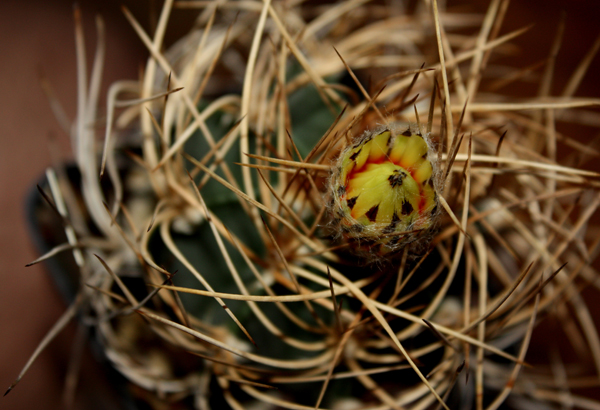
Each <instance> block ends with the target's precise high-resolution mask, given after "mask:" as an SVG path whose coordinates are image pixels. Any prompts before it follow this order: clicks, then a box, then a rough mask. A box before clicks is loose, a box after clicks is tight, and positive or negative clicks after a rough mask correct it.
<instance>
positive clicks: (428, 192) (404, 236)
mask: <svg viewBox="0 0 600 410" xmlns="http://www.w3.org/2000/svg"><path fill="white" fill-rule="evenodd" d="M432 154H433V150H432V149H431V148H430V144H429V143H428V141H427V140H426V138H425V137H424V136H423V133H422V132H421V130H420V129H419V128H418V127H417V126H414V125H412V126H408V125H404V126H400V125H396V126H387V127H384V128H380V129H378V130H376V131H375V132H366V133H365V134H363V136H362V137H360V138H359V139H358V141H357V142H356V143H354V144H353V145H350V146H348V147H347V148H346V149H345V150H344V151H343V152H342V153H341V154H340V156H339V158H338V160H337V163H336V165H335V168H334V172H333V175H332V179H331V189H332V192H331V194H332V199H333V201H332V208H333V209H332V211H333V215H334V225H335V226H336V229H337V230H338V231H340V233H341V235H342V236H343V237H344V238H345V239H346V240H348V241H350V243H351V245H352V246H353V247H354V248H355V249H357V250H358V251H359V252H360V253H362V254H364V255H366V256H372V257H374V258H377V257H378V256H384V255H389V254H393V253H395V252H396V251H398V250H400V249H401V248H403V247H404V246H406V245H407V244H409V243H412V242H415V241H416V240H418V239H419V238H422V237H424V236H426V235H424V234H425V233H426V232H427V231H428V230H429V229H430V228H431V227H432V226H433V225H434V222H435V219H436V216H437V213H438V198H437V193H436V184H437V181H436V176H437V172H436V169H435V160H434V156H433V155H432Z"/></svg>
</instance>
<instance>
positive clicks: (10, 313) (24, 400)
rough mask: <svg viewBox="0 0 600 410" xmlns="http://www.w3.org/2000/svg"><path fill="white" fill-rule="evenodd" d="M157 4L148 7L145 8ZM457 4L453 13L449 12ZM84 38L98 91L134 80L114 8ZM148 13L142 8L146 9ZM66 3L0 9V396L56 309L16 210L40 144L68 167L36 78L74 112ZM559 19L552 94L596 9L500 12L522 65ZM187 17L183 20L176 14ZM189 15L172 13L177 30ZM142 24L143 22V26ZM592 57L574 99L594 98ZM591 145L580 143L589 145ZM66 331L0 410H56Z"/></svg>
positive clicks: (577, 55)
mask: <svg viewBox="0 0 600 410" xmlns="http://www.w3.org/2000/svg"><path fill="white" fill-rule="evenodd" d="M155 3H158V4H155ZM448 3H449V4H450V5H451V6H453V7H460V8H461V9H464V5H466V4H470V5H472V7H473V8H474V9H477V10H483V9H484V8H485V7H486V6H487V1H471V2H469V1H457V0H456V1H452V0H450V1H448ZM459 3H460V4H459ZM79 4H80V7H81V9H82V11H83V16H84V24H85V30H86V36H87V51H88V57H89V58H88V61H91V57H92V55H93V50H94V45H95V33H94V31H95V28H94V15H95V14H96V13H101V14H102V15H103V16H104V19H105V23H106V34H107V52H106V55H107V63H106V65H105V73H104V83H103V84H104V90H106V87H107V85H108V84H110V83H111V82H113V81H115V80H117V79H122V78H127V79H135V78H137V75H138V74H137V73H138V69H139V67H141V66H142V65H143V64H144V61H145V60H144V59H145V56H146V53H145V52H144V50H143V48H142V46H141V43H140V42H139V41H138V39H137V38H136V36H135V34H134V32H133V30H132V29H131V28H130V27H129V26H128V23H127V22H126V20H125V18H124V17H123V15H122V13H121V11H120V4H121V2H118V1H117V0H110V1H102V2H99V1H97V2H95V1H91V0H85V1H80V2H79ZM125 4H127V6H128V7H130V8H131V9H132V10H133V12H134V14H135V15H136V16H138V17H139V18H140V20H141V21H142V22H143V23H144V24H148V21H149V20H148V12H147V10H148V7H149V6H148V4H150V5H152V4H154V6H153V7H155V8H158V6H159V5H160V1H159V0H156V1H155V2H152V1H151V0H148V2H146V1H141V0H138V1H125ZM150 7H152V6H150ZM72 10H73V3H72V2H71V1H69V0H54V1H29V2H18V1H10V0H9V1H6V0H5V1H2V2H0V56H1V57H0V58H1V61H2V63H1V64H0V96H1V97H2V98H1V99H0V141H1V144H0V195H1V201H0V207H1V208H0V209H1V212H0V267H1V270H0V275H1V276H0V281H1V283H2V286H0V329H1V331H0V332H1V333H0V335H1V336H0V389H5V388H7V387H8V386H9V385H10V384H11V383H12V381H13V380H14V378H15V377H16V376H17V374H18V373H19V371H20V369H21V367H22V366H23V365H24V364H25V362H26V361H27V359H28V357H29V355H30V354H31V353H32V352H33V351H34V349H35V347H36V345H37V344H38V342H39V341H40V340H41V339H42V338H43V337H44V335H45V333H46V332H47V331H48V330H49V329H50V327H51V326H52V325H53V324H54V322H55V321H56V320H57V319H58V318H59V316H60V315H61V313H62V312H63V311H64V310H65V306H64V304H63V302H62V301H61V299H60V297H59V295H58V294H57V292H56V290H55V289H54V287H53V283H52V282H51V281H50V279H49V278H48V277H47V276H46V274H45V272H44V266H43V265H38V266H33V267H30V268H25V267H24V265H25V264H26V263H27V262H29V261H31V260H33V259H35V258H36V257H37V256H38V255H36V253H35V252H34V250H33V247H32V246H31V243H30V241H29V238H28V234H27V232H26V225H25V222H24V217H25V210H24V200H25V196H26V193H27V192H28V191H29V190H30V189H31V187H32V186H34V184H35V182H37V180H38V178H39V177H40V176H41V175H42V173H43V172H44V169H45V168H46V167H47V166H49V165H50V164H51V158H50V154H49V149H48V140H49V136H53V137H55V138H54V139H55V140H56V141H57V143H58V145H59V146H60V147H61V150H62V152H63V155H64V158H65V159H68V158H69V157H70V148H69V142H68V136H67V135H65V134H64V133H63V132H62V131H61V129H60V127H59V126H58V123H57V122H56V120H55V119H54V117H53V115H52V112H51V110H50V107H49V104H48V101H47V99H46V97H45V96H44V94H43V92H42V89H41V87H40V82H39V73H40V72H42V71H43V73H44V74H45V76H46V77H47V79H48V80H49V81H50V82H51V84H52V85H53V86H54V88H55V91H56V94H57V96H58V98H59V100H60V101H61V102H62V103H63V105H64V107H65V109H66V112H67V114H68V115H69V117H70V119H73V118H74V115H75V106H76V71H75V70H76V65H75V51H74V50H75V47H74V34H73V18H72ZM561 10H565V11H566V13H567V15H566V31H565V40H564V41H563V48H562V50H561V52H560V55H559V59H558V62H557V67H556V77H557V81H556V82H557V88H555V89H554V91H555V93H557V92H560V90H562V86H564V84H565V82H566V80H567V79H568V76H569V75H570V74H571V72H572V70H573V69H574V68H575V66H576V65H577V64H578V62H579V61H580V59H581V58H582V57H583V56H584V54H585V53H586V51H587V50H588V49H589V48H590V47H591V45H592V43H593V42H594V40H595V38H596V37H597V36H598V35H599V34H600V27H599V26H598V25H597V21H598V19H599V18H600V2H597V1H584V0H574V1H569V0H563V1H559V0H552V1H540V0H536V1H533V0H520V1H513V2H512V4H511V5H510V7H509V12H508V17H507V19H506V23H505V27H504V29H503V33H506V32H508V31H509V30H511V29H516V28H519V27H523V26H525V25H527V24H529V23H531V22H535V23H536V25H535V27H533V29H532V30H531V31H530V32H528V33H527V34H526V35H525V36H524V37H523V38H522V39H521V40H519V41H520V43H521V44H523V50H525V51H524V52H523V53H521V54H519V56H518V57H517V58H519V59H521V60H522V64H523V65H527V64H529V63H533V62H535V61H539V60H540V59H542V58H543V57H545V56H546V55H547V53H548V50H549V48H550V42H551V40H552V38H553V36H554V33H555V29H556V24H557V22H558V21H559V18H560V17H559V16H560V12H561ZM185 13H187V14H185ZM193 14H195V13H190V12H181V11H180V12H176V13H174V15H173V18H177V19H181V20H182V21H184V22H185V24H183V25H181V27H185V25H186V24H189V22H190V21H191V19H192V18H193ZM144 19H145V20H144ZM599 60H600V58H599V57H596V58H595V60H594V63H593V66H592V68H591V70H590V72H589V73H588V74H587V76H586V78H585V79H584V83H583V85H582V87H581V88H580V90H579V92H578V95H580V96H590V97H600V89H599V82H598V73H600V61H599ZM594 137H596V135H590V136H589V138H590V140H591V139H592V138H594ZM74 333H75V332H74V327H73V326H72V327H71V328H69V330H68V331H67V332H66V333H64V334H62V335H61V336H60V337H59V338H58V339H57V340H56V341H54V342H53V343H52V344H51V345H50V347H49V348H48V349H47V350H46V351H45V352H44V353H43V354H42V355H41V356H40V358H39V359H38V361H37V362H36V363H35V364H34V365H33V366H32V368H31V369H30V371H29V373H28V374H27V375H26V376H25V377H24V378H23V380H22V381H21V383H20V384H19V385H18V386H17V387H16V388H15V390H14V391H12V392H11V393H10V394H9V395H8V396H6V397H4V398H3V399H0V408H3V409H60V408H63V406H62V404H61V395H62V390H63V385H64V374H65V371H66V367H67V363H68V358H69V354H70V350H71V348H72V339H73V335H74ZM84 371H85V377H84V379H83V381H82V382H81V391H80V394H79V395H78V398H77V402H76V408H80V409H89V408H93V407H94V406H93V405H90V403H93V402H95V401H96V400H94V398H97V397H99V395H103V394H105V390H104V388H103V387H101V386H102V382H101V381H102V373H101V372H100V371H99V370H98V368H97V367H96V366H95V364H94V361H93V360H92V359H91V358H89V357H88V358H87V359H86V360H85V364H84Z"/></svg>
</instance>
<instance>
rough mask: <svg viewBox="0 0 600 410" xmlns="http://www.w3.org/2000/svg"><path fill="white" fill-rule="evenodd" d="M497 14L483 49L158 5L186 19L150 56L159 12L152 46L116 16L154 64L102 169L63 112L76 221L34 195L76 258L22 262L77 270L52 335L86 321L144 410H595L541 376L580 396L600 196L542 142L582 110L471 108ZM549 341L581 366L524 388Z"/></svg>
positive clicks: (477, 101)
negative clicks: (538, 347) (176, 37)
mask: <svg viewBox="0 0 600 410" xmlns="http://www.w3.org/2000/svg"><path fill="white" fill-rule="evenodd" d="M217 3H219V4H218V5H217ZM498 3H499V2H496V1H494V2H492V3H491V4H490V8H489V11H488V14H487V18H486V19H484V20H483V23H482V24H483V25H482V26H481V28H479V30H477V28H475V27H474V24H475V21H477V22H478V21H479V20H474V19H473V18H472V16H471V15H467V14H464V15H463V14H460V13H449V12H446V11H445V10H444V9H440V8H438V5H437V2H436V1H433V2H418V4H417V6H416V8H415V9H414V10H413V11H411V12H410V13H408V12H403V13H397V12H396V9H395V8H394V7H393V6H391V5H382V4H380V3H369V2H363V1H345V2H339V3H326V4H321V5H309V4H302V3H301V2H300V3H299V4H288V3H286V2H281V3H280V2H270V1H264V2H259V1H249V2H231V1H229V2H227V1H225V2H214V3H211V4H208V5H202V4H201V3H199V4H196V3H194V2H190V3H175V4H176V5H177V6H179V7H190V8H193V7H199V8H200V9H201V13H200V15H199V17H198V21H197V24H196V26H195V27H194V28H193V29H192V31H191V32H190V33H189V34H187V35H186V36H185V37H184V38H182V39H181V40H180V41H179V42H177V43H176V44H175V45H174V46H172V47H171V48H169V49H168V50H167V51H166V52H164V53H163V52H162V51H161V49H162V47H161V45H162V44H161V43H162V38H163V35H164V30H165V24H166V22H167V20H168V17H169V14H170V12H171V8H172V7H173V3H172V2H170V1H167V2H166V3H165V5H164V6H163V10H162V14H161V16H160V19H159V24H158V26H157V28H156V31H155V32H154V34H153V35H152V36H151V35H149V34H148V33H146V32H145V31H144V29H143V28H142V27H141V26H140V24H139V23H138V22H137V19H136V17H135V16H133V15H132V14H131V13H129V12H128V11H127V10H125V15H126V17H127V18H128V19H129V21H130V22H131V25H132V27H133V28H134V30H136V32H137V33H138V34H139V37H140V39H141V40H142V41H143V42H144V44H145V45H146V46H147V47H148V50H149V53H150V58H149V60H148V62H147V64H146V67H145V70H144V73H143V78H142V80H141V81H140V82H126V81H124V82H119V83H116V84H114V85H113V86H112V88H111V91H110V92H109V97H108V105H107V116H106V130H105V140H104V147H103V149H102V150H98V148H97V146H98V144H97V141H98V139H99V136H98V135H96V130H95V129H92V128H89V127H87V125H86V124H90V123H94V122H95V121H96V119H97V118H96V117H95V115H96V114H95V113H96V112H97V107H96V106H94V104H95V102H94V101H91V100H90V101H87V100H85V101H81V104H80V112H79V116H78V122H77V124H76V126H75V127H74V133H75V135H74V136H75V138H76V140H77V141H78V144H77V152H76V160H77V164H78V169H79V172H80V175H81V183H82V185H81V186H80V187H75V189H76V192H77V195H79V198H75V197H74V196H69V195H66V194H64V193H63V192H62V191H61V189H60V188H59V185H60V184H54V183H52V184H50V188H51V189H49V190H48V191H49V192H48V196H52V198H53V199H52V201H53V202H54V203H56V204H57V205H58V209H59V210H60V212H61V213H62V215H63V217H64V220H65V221H67V223H66V225H65V227H66V228H65V229H67V230H68V231H69V232H71V233H69V234H68V241H69V242H68V243H69V246H62V247H60V248H57V249H56V250H55V251H53V252H52V253H51V254H49V255H46V256H43V257H41V258H40V259H39V260H38V261H41V260H44V259H45V258H46V257H49V256H51V255H52V254H54V253H56V252H57V251H60V250H62V251H64V250H72V251H73V253H74V256H75V258H76V259H75V260H76V262H77V266H78V269H79V271H80V282H79V288H78V296H77V298H76V299H75V301H74V302H73V307H72V308H71V309H70V310H69V311H68V312H67V314H66V316H65V317H66V318H68V317H72V316H74V315H75V313H76V312H77V311H80V312H85V314H86V316H89V318H88V319H90V321H91V322H93V324H94V328H95V330H96V334H97V336H98V339H99V341H100V343H101V345H102V348H103V350H104V352H105V354H106V356H107V358H108V359H109V360H110V361H111V363H112V364H113V365H114V366H115V368H116V369H117V370H118V371H120V372H121V373H122V374H123V375H124V376H125V377H126V378H127V380H128V381H129V383H130V384H131V385H132V386H137V388H135V389H132V391H134V392H135V395H136V397H137V398H138V399H139V400H143V401H144V402H146V403H149V404H150V405H151V406H153V407H155V408H164V406H166V405H167V404H173V403H179V404H181V405H189V406H190V407H192V408H226V407H227V406H229V407H231V408H234V409H241V408H288V409H308V408H310V409H314V408H334V409H355V408H356V409H358V408H360V409H363V408H373V409H383V408H391V409H398V408H414V409H423V408H471V407H470V406H474V407H473V408H478V409H481V408H484V407H485V408H489V409H495V408H499V407H500V406H509V407H513V408H531V406H532V405H533V404H532V403H533V402H535V403H536V404H538V405H539V406H540V408H559V407H560V406H562V405H565V406H566V405H567V403H571V402H575V403H580V404H581V403H592V401H591V399H587V398H583V397H580V396H578V395H577V394H574V393H570V392H569V391H568V390H565V389H568V388H569V387H565V385H564V384H563V383H562V382H561V379H560V378H559V377H556V378H553V377H552V375H551V374H550V372H549V370H548V369H549V368H556V367H557V366H558V367H560V368H562V369H563V370H564V375H565V377H566V378H568V379H570V380H572V384H568V385H567V386H573V387H577V386H580V385H581V384H582V383H584V380H585V377H587V376H591V377H595V379H594V380H595V381H594V382H593V385H594V386H597V385H598V381H597V380H598V374H600V357H598V356H597V354H596V352H597V351H598V349H599V348H600V344H599V342H598V333H597V331H596V329H595V328H594V327H593V325H592V322H591V320H590V316H591V313H590V310H589V309H588V307H587V305H586V303H585V301H584V300H583V299H582V297H581V295H580V293H579V291H580V289H581V288H582V287H585V286H587V285H589V284H591V283H594V281H595V280H597V278H598V273H597V272H596V270H595V269H594V268H593V267H592V264H591V262H592V261H593V260H594V258H595V257H596V255H597V240H596V239H595V238H594V233H595V231H597V226H594V225H593V222H592V219H591V218H592V216H593V215H594V214H595V212H596V209H597V207H598V205H599V204H600V191H599V190H598V188H599V187H600V180H599V178H598V177H599V175H598V174H596V173H594V172H592V171H588V170H586V169H584V167H583V165H579V164H577V162H576V161H571V162H568V161H567V160H565V162H562V163H561V161H559V160H558V159H557V158H556V155H555V153H556V150H557V145H560V146H561V147H562V146H563V145H564V146H566V147H568V149H570V150H572V152H573V155H580V154H581V155H583V154H586V153H590V152H592V151H590V150H586V148H585V146H584V145H582V144H581V142H577V141H575V140H573V139H572V137H571V136H569V135H568V134H561V133H558V132H557V129H556V127H555V125H554V124H555V122H556V121H559V120H560V116H559V115H558V113H559V112H565V111H563V110H569V112H575V113H576V112H577V111H575V109H576V108H577V107H583V106H591V105H594V104H597V103H598V101H597V100H594V99H583V98H575V97H573V96H572V95H569V96H567V97H565V98H563V99H550V98H545V96H540V97H539V98H537V97H536V98H534V99H531V100H528V101H519V100H516V99H511V98H508V97H507V98H506V99H504V100H503V99H500V98H498V97H496V96H494V95H489V94H488V95H485V94H484V95H482V96H480V94H479V93H478V90H479V89H480V88H481V87H482V85H481V84H491V83H492V82H493V81H494V80H497V78H495V77H494V74H493V73H492V74H488V73H487V72H486V71H485V67H486V62H487V61H488V60H489V59H490V57H491V56H493V53H494V52H496V50H497V49H498V48H500V47H503V46H504V45H506V44H507V43H508V42H509V41H510V40H511V39H513V38H514V37H515V36H517V35H519V34H522V31H518V32H515V33H509V34H506V35H504V36H501V37H498V36H497V34H494V33H497V32H498V30H497V29H496V30H490V29H491V27H492V25H493V24H494V22H497V23H498V24H499V23H500V21H501V18H500V17H498V15H499V14H498V13H499V11H498ZM384 4H387V3H384ZM466 31H468V32H470V33H472V37H469V38H468V39H466V38H464V36H463V37H461V35H462V34H461V35H459V34H456V36H453V34H454V33H461V32H466ZM436 45H437V47H436ZM422 62H425V64H426V65H425V66H421V68H418V67H419V66H420V65H421V63H422ZM467 68H469V69H468V70H467ZM512 70H513V72H515V73H518V72H519V71H518V67H517V68H512ZM81 75H84V73H83V72H82V73H81ZM92 78H93V76H92ZM506 78H507V79H508V81H511V80H510V78H512V81H520V78H519V77H518V76H514V77H510V78H509V77H506ZM364 84H370V87H369V86H365V85H364ZM95 86H96V85H95V83H93V82H92V85H91V87H92V89H91V90H90V94H93V93H94V91H95V89H94V88H93V87H95ZM365 87H366V88H365ZM131 94H134V95H135V98H134V99H129V98H128V97H127V96H128V95H131ZM83 95H84V96H85V93H84V94H83ZM90 115H92V116H94V117H91V118H90ZM561 149H562V148H561ZM592 155H596V154H594V153H593V152H592ZM49 176H50V179H53V178H54V174H53V173H52V172H49ZM57 179H58V180H60V175H59V176H58V177H57ZM101 181H102V182H103V183H104V184H103V183H101ZM107 182H108V183H107ZM61 183H62V184H63V185H64V184H66V183H67V181H65V180H61ZM107 185H108V187H107ZM77 195H76V196H77ZM63 204H64V206H63ZM596 236H597V235H596ZM36 262H37V261H36ZM542 319H545V320H547V321H548V320H551V321H552V320H555V321H556V322H557V323H559V324H563V325H566V324H567V323H571V326H569V328H568V332H569V333H568V334H569V336H570V337H572V342H573V345H574V347H575V348H576V349H579V350H578V351H577V352H578V353H579V354H580V355H581V356H585V355H589V357H592V358H593V360H591V362H592V363H589V362H587V363H586V362H582V363H580V364H579V365H577V366H570V365H564V363H562V360H561V359H560V357H557V358H554V359H552V361H551V362H549V363H542V364H539V365H536V366H534V367H532V368H531V367H528V366H525V364H526V361H527V357H526V353H527V350H528V346H529V343H530V339H531V335H532V332H533V331H534V329H535V327H536V325H537V324H538V323H539V322H540V321H541V320H542ZM573 323H574V325H573ZM582 349H583V350H582ZM11 388H12V387H11ZM593 403H594V404H593V405H594V406H598V403H597V402H593ZM590 406H591V404H590Z"/></svg>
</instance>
